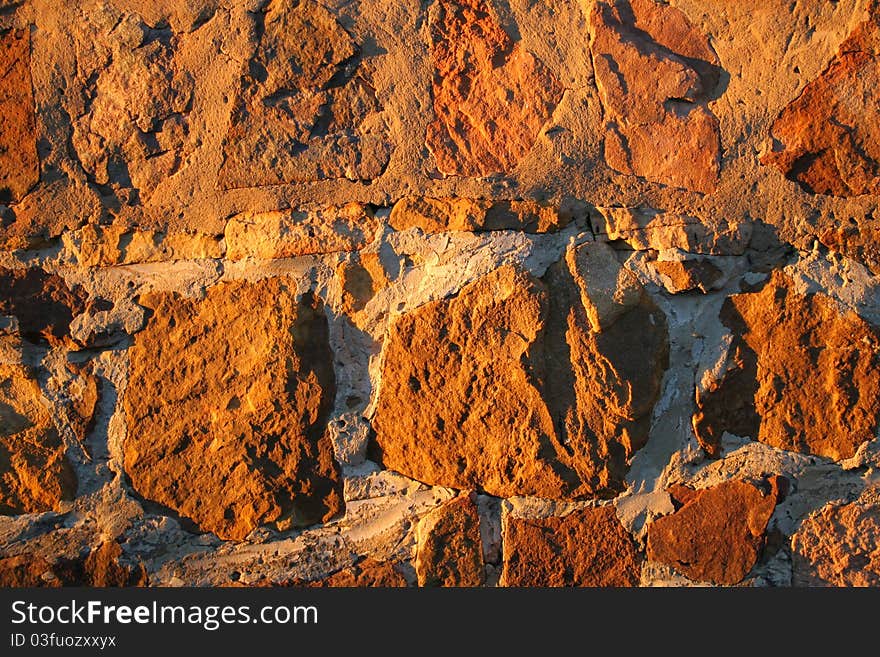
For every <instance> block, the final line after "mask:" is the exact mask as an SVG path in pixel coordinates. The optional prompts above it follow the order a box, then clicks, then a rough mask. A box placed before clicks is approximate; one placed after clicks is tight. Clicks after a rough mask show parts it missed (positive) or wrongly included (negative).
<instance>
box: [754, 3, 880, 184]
mask: <svg viewBox="0 0 880 657" xmlns="http://www.w3.org/2000/svg"><path fill="white" fill-rule="evenodd" d="M878 83H880V3H877V2H874V1H873V0H872V2H871V3H870V7H869V12H868V18H867V20H866V21H865V22H864V23H862V24H861V25H859V26H858V27H857V28H856V30H855V31H854V32H853V33H852V34H851V35H850V36H849V38H848V39H847V40H846V41H844V42H843V43H842V44H841V45H840V50H839V51H838V53H837V56H836V57H835V58H834V59H833V60H831V63H829V64H828V67H827V68H826V69H825V71H823V73H822V74H821V75H820V76H819V77H818V78H816V79H815V80H813V81H812V82H810V83H809V84H808V85H807V86H806V87H804V89H803V91H802V92H801V94H800V96H798V97H797V98H796V99H795V100H793V101H792V102H791V103H790V104H789V105H788V106H787V107H786V108H785V109H784V110H783V112H782V114H780V115H779V118H778V119H777V120H776V122H775V123H774V124H773V128H772V130H771V135H772V138H773V145H772V150H771V151H770V152H769V153H767V154H766V155H764V157H763V158H761V162H762V163H764V164H767V165H770V166H774V167H776V168H777V169H779V170H780V171H781V172H782V173H784V174H785V177H786V178H788V179H789V180H794V181H797V182H798V183H800V185H801V187H802V188H803V189H804V190H806V191H807V192H811V193H814V194H831V195H833V196H857V195H859V194H878V193H880V128H878V126H880V90H878Z"/></svg>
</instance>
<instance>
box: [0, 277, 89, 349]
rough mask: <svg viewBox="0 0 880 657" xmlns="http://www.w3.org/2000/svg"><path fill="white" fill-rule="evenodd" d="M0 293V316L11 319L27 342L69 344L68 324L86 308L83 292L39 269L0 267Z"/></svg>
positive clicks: (85, 297)
mask: <svg viewBox="0 0 880 657" xmlns="http://www.w3.org/2000/svg"><path fill="white" fill-rule="evenodd" d="M0 290H2V292H0V315H14V316H15V317H16V318H17V319H18V323H19V330H20V331H21V335H22V337H23V338H25V339H26V340H28V341H29V342H48V343H49V344H50V345H59V344H69V343H70V342H71V339H70V323H71V321H73V318H74V317H75V316H77V315H79V314H81V313H83V312H85V310H86V308H87V304H86V301H87V300H88V294H87V293H86V292H85V290H83V289H82V288H81V287H79V286H75V287H74V288H73V289H71V288H69V287H67V283H65V282H64V279H63V278H61V277H60V276H56V275H55V274H47V273H46V272H45V271H43V270H42V269H35V268H31V269H5V268H3V267H0Z"/></svg>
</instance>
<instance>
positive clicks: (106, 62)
mask: <svg viewBox="0 0 880 657" xmlns="http://www.w3.org/2000/svg"><path fill="white" fill-rule="evenodd" d="M92 20H93V22H94V24H93V25H90V26H89V28H87V29H85V30H83V32H81V33H80V34H79V36H80V38H79V39H78V40H77V54H78V60H77V61H78V63H79V65H80V66H81V67H82V68H83V70H82V75H83V77H84V78H85V79H87V80H88V81H89V87H88V88H87V89H86V90H85V94H84V95H85V96H86V97H87V98H88V108H87V109H88V111H87V112H84V113H83V114H82V116H79V117H78V118H76V120H75V121H74V122H73V135H72V143H73V147H74V149H75V150H76V154H77V157H78V158H79V161H80V163H81V165H82V167H83V169H84V170H85V172H86V173H87V175H88V176H89V179H90V181H91V182H93V183H94V184H96V185H100V186H103V187H104V188H105V189H108V190H113V191H115V192H117V193H118V194H120V195H121V197H122V198H127V199H128V200H129V201H130V202H131V201H133V200H134V199H135V198H136V199H138V200H140V201H142V202H148V201H149V199H150V197H151V196H152V195H153V192H154V191H155V189H156V187H157V186H159V184H160V183H161V182H162V181H163V180H165V179H166V178H168V177H169V176H172V175H173V174H174V173H176V172H177V170H178V169H179V168H180V166H181V164H182V162H183V160H184V156H185V153H184V147H185V145H186V142H187V138H188V133H189V123H188V118H187V115H188V113H189V110H190V107H191V104H192V98H193V78H192V76H191V75H190V73H189V72H187V71H186V70H183V69H181V67H180V65H179V64H178V63H177V61H176V60H175V54H176V50H177V44H178V36H177V35H175V34H173V33H169V32H170V30H167V29H162V28H160V27H158V26H153V27H151V26H150V25H148V24H146V23H145V22H144V20H143V19H142V17H141V16H140V15H138V14H134V13H121V12H118V11H116V10H115V9H112V8H110V7H102V8H100V9H99V10H98V11H97V12H95V14H94V15H93V18H92ZM129 189H130V190H132V191H131V192H129V191H127V190H129ZM135 195H136V196H135Z"/></svg>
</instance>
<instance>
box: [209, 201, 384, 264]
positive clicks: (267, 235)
mask: <svg viewBox="0 0 880 657" xmlns="http://www.w3.org/2000/svg"><path fill="white" fill-rule="evenodd" d="M379 226H380V222H379V220H378V219H376V217H375V215H374V214H373V212H372V210H370V209H369V208H368V207H366V206H364V205H361V204H360V203H347V204H346V205H342V206H324V207H320V208H315V209H312V210H297V211H289V212H260V213H246V214H240V215H236V216H234V217H232V218H231V219H230V220H229V222H228V223H227V224H226V232H225V235H224V237H225V239H226V257H227V258H228V259H230V260H241V259H243V258H248V257H253V258H262V259H273V258H294V257H296V256H302V255H313V254H318V253H337V252H339V251H357V250H359V249H362V248H364V247H365V246H366V245H367V244H368V243H369V242H371V241H372V240H373V238H374V237H375V235H376V231H377V230H378V228H379Z"/></svg>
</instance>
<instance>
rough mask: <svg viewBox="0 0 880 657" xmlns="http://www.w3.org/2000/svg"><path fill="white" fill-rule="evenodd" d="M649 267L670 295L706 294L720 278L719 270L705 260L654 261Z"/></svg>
mask: <svg viewBox="0 0 880 657" xmlns="http://www.w3.org/2000/svg"><path fill="white" fill-rule="evenodd" d="M651 267H653V268H654V270H655V271H656V272H657V273H658V274H660V276H661V277H662V280H663V286H664V287H665V288H666V291H667V292H669V293H670V294H681V293H682V292H690V291H692V290H699V291H700V292H702V293H703V294H706V293H707V292H709V290H710V289H711V288H712V285H713V284H714V283H715V282H716V281H718V279H719V278H721V270H720V269H718V267H716V266H715V265H714V264H712V262H711V261H710V260H705V259H694V260H656V261H654V262H652V263H651Z"/></svg>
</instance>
